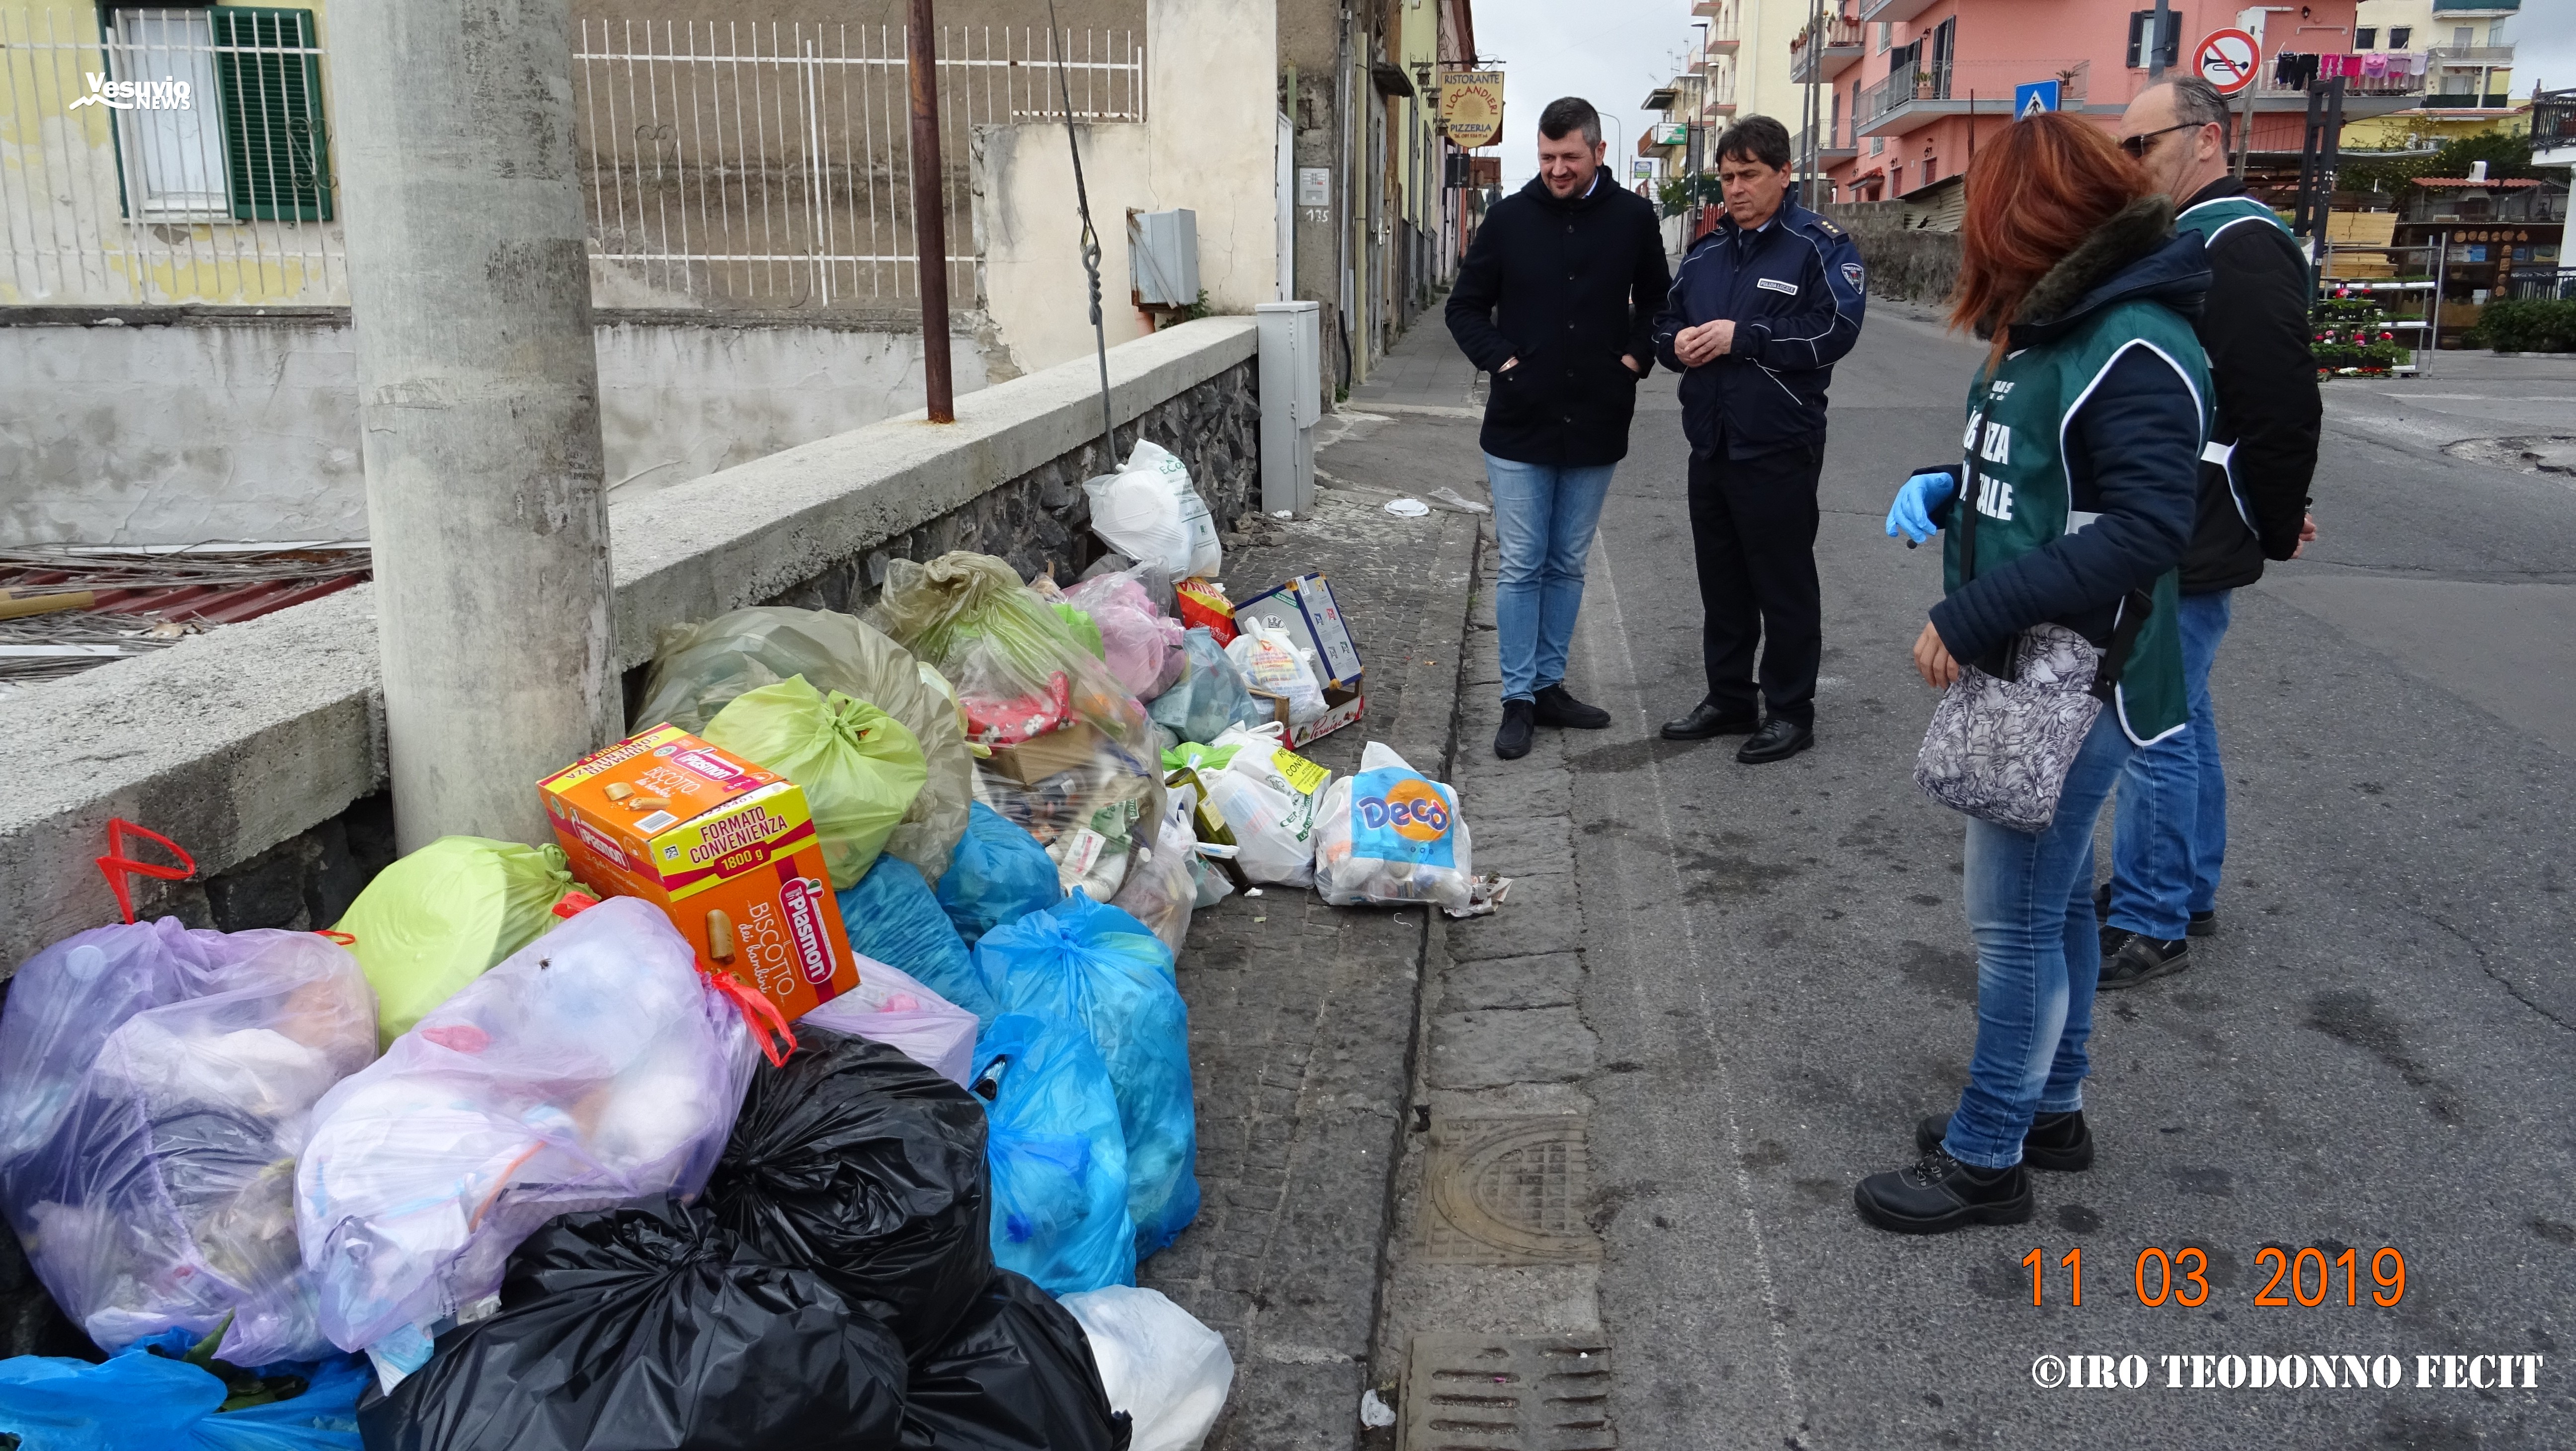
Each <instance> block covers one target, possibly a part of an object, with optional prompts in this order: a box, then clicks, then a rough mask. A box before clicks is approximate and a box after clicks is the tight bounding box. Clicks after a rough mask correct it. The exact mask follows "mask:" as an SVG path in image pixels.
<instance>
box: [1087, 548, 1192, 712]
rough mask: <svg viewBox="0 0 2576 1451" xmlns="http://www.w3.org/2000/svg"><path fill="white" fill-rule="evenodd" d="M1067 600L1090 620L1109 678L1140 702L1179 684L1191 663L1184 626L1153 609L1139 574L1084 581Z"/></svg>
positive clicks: (1109, 575) (1115, 575) (1109, 576)
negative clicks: (1183, 643)
mask: <svg viewBox="0 0 2576 1451" xmlns="http://www.w3.org/2000/svg"><path fill="white" fill-rule="evenodd" d="M1065 600H1066V601H1067V602H1068V603H1070V604H1072V605H1073V606H1075V607H1076V608H1078V609H1080V610H1081V611H1082V612H1083V613H1085V614H1087V615H1089V616H1090V617H1091V622H1092V624H1093V625H1095V626H1097V627H1098V628H1099V630H1100V643H1101V649H1102V650H1103V652H1104V653H1105V654H1106V655H1107V657H1108V664H1109V673H1110V674H1112V675H1115V676H1117V677H1118V681H1119V683H1120V684H1122V685H1124V686H1126V687H1127V689H1128V691H1129V693H1130V694H1133V695H1134V696H1135V697H1136V698H1137V699H1138V700H1152V699H1153V698H1155V697H1156V696H1158V695H1161V694H1162V693H1163V692H1164V691H1166V690H1169V689H1170V688H1171V687H1172V683H1173V682H1174V681H1176V680H1178V679H1180V674H1181V670H1182V669H1183V668H1184V667H1185V665H1186V664H1187V663H1188V662H1187V659H1186V657H1184V656H1183V655H1182V653H1181V636H1182V633H1183V631H1182V629H1181V622H1180V621H1178V620H1175V619H1173V618H1171V617H1170V616H1168V615H1166V614H1164V613H1163V612H1162V611H1160V610H1157V609H1155V608H1154V601H1153V598H1152V596H1150V595H1148V594H1147V593H1146V592H1145V586H1144V583H1143V582H1142V581H1141V580H1140V579H1138V578H1137V576H1136V575H1135V574H1132V573H1131V574H1107V575H1101V576H1099V577H1098V578H1096V579H1086V580H1083V581H1082V582H1081V583H1079V584H1076V585H1075V586H1074V587H1073V588H1072V589H1070V590H1067V591H1066V592H1065Z"/></svg>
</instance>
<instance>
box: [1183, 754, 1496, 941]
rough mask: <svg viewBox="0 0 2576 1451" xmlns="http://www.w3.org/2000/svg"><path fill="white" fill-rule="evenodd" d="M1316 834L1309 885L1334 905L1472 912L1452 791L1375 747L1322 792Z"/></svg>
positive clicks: (1464, 843) (1472, 887)
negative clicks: (1423, 906) (1355, 767)
mask: <svg viewBox="0 0 2576 1451" xmlns="http://www.w3.org/2000/svg"><path fill="white" fill-rule="evenodd" d="M1220 774H1227V773H1220ZM1315 835H1316V840H1315V886H1316V887H1317V889H1318V890H1320V891H1322V892H1323V894H1324V900H1325V901H1327V902H1330V903H1332V904H1333V905H1334V906H1337V907H1356V906H1361V905H1364V904H1368V903H1378V904H1381V905H1386V906H1404V905H1407V904H1410V903H1414V902H1429V903H1431V904H1432V905H1434V906H1437V907H1439V908H1440V909H1441V910H1443V911H1445V912H1448V913H1449V914H1450V915H1452V916H1463V915H1466V914H1468V913H1470V912H1473V911H1475V910H1477V901H1476V898H1477V891H1476V884H1475V868H1474V865H1473V862H1472V860H1471V858H1470V853H1469V842H1468V837H1467V818H1466V817H1465V816H1464V815H1463V814H1461V813H1460V812H1459V810H1458V793H1457V792H1455V791H1453V790H1451V789H1450V788H1449V787H1448V786H1446V785H1444V784H1442V783H1441V782H1438V781H1434V780H1432V779H1430V778H1429V777H1427V776H1424V775H1423V774H1422V773H1421V772H1419V771H1416V770H1414V769H1413V768H1412V767H1411V766H1408V765H1406V764H1405V761H1404V758H1403V757H1402V756H1399V755H1397V754H1396V753H1395V752H1394V751H1393V750H1392V749H1391V748H1389V747H1387V746H1385V745H1383V744H1380V743H1379V742H1377V741H1371V742H1369V743H1368V748H1367V749H1366V750H1364V751H1362V752H1361V753H1360V769H1359V774H1357V775H1354V776H1345V777H1343V778H1342V779H1341V780H1339V781H1335V782H1334V783H1333V784H1332V785H1330V786H1328V787H1326V788H1325V790H1324V803H1323V806H1322V808H1321V809H1320V810H1318V811H1317V812H1316V833H1315Z"/></svg>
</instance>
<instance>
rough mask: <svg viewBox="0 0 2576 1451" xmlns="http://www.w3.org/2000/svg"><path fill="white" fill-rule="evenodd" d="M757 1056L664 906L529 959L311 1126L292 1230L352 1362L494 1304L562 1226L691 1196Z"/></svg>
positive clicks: (393, 1056) (597, 911)
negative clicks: (531, 1241)
mask: <svg viewBox="0 0 2576 1451" xmlns="http://www.w3.org/2000/svg"><path fill="white" fill-rule="evenodd" d="M752 1055H753V1049H752V1043H751V1036H750V1034H749V1033H748V1032H746V1031H745V1029H744V1027H743V1021H742V1017H741V1013H740V1010H739V1009H738V1008H737V1007H736V1005H735V1001H734V999H733V998H731V997H729V996H727V995H726V994H725V993H724V992H723V991H721V990H720V989H718V988H717V987H716V986H714V985H713V984H711V983H710V982H708V981H707V980H706V979H705V978H703V977H701V976H700V975H699V973H698V969H697V961H696V955H695V954H694V953H693V952H692V951H691V949H690V947H689V943H688V939H686V938H684V937H682V936H681V935H680V934H679V932H678V931H677V930H676V929H675V928H673V927H672V926H671V924H670V922H669V920H668V919H666V918H664V917H663V915H662V914H661V913H660V912H659V911H657V910H655V909H654V908H653V907H652V906H651V905H649V904H647V903H644V902H641V901H637V900H634V899H632V898H612V899H611V900H609V901H606V902H602V903H600V904H599V905H598V906H596V907H592V908H589V909H588V910H586V911H584V912H583V913H581V915H579V916H577V917H574V918H572V919H571V920H570V921H567V922H566V923H564V924H563V925H562V926H561V927H558V928H556V929H555V930H554V931H552V932H550V933H548V934H546V935H545V936H544V937H542V938H539V939H538V940H537V941H536V942H534V943H532V944H530V945H529V946H527V947H524V948H521V949H520V950H519V951H518V952H517V953H515V954H513V955H512V956H511V957H510V958H509V959H508V960H507V961H505V962H503V963H502V964H501V965H500V966H498V967H495V968H493V969H492V970H491V971H490V972H487V973H485V974H483V976H481V977H479V978H476V979H475V980H474V981H473V982H471V983H469V984H467V985H466V987H465V988H464V990H463V991H461V992H459V993H457V994H456V996H454V997H452V998H450V999H448V1000H447V1001H446V1002H445V1003H443V1004H441V1005H440V1006H439V1008H438V1009H437V1010H436V1011H435V1012H432V1013H431V1014H429V1016H427V1017H425V1018H423V1019H422V1020H421V1021H420V1024H419V1026H417V1027H415V1028H413V1029H412V1030H411V1031H410V1032H408V1033H405V1034H404V1035H402V1036H401V1037H400V1038H397V1039H395V1040H394V1045H393V1047H391V1048H390V1049H388V1050H386V1053H385V1056H384V1057H382V1058H380V1059H378V1060H376V1062H375V1063H373V1064H371V1065H370V1066H368V1067H367V1068H366V1069H365V1070H364V1071H362V1072H360V1073H358V1074H356V1075H354V1076H352V1077H351V1078H349V1079H347V1080H346V1081H344V1082H342V1083H341V1084H340V1085H339V1086H338V1087H336V1088H334V1089H332V1090H331V1092H330V1093H329V1094H327V1095H325V1096H324V1098H323V1100H322V1102H321V1103H320V1104H319V1105H318V1106H317V1107H316V1108H315V1110H314V1128H313V1133H312V1137H311V1138H310V1139H309V1140H308V1141H307V1143H306V1144H305V1147H304V1153H303V1157H302V1158H301V1159H300V1160H299V1161H298V1163H297V1165H296V1174H295V1207H296V1229H297V1232H298V1236H299V1238H300V1239H301V1241H302V1245H303V1254H304V1263H305V1266H306V1268H307V1269H308V1270H310V1271H311V1273H312V1275H313V1278H314V1283H315V1288H316V1290H317V1291H318V1292H319V1295H320V1298H321V1319H322V1329H323V1331H324V1333H326V1334H327V1335H329V1336H330V1338H331V1340H332V1341H333V1342H334V1343H335V1344H337V1345H339V1346H341V1347H342V1348H344V1349H349V1350H357V1349H362V1348H364V1347H366V1346H369V1345H372V1344H374V1343H376V1342H377V1341H379V1340H382V1339H384V1338H386V1337H387V1336H389V1335H392V1334H393V1333H394V1332H396V1331H398V1330H404V1329H406V1328H410V1327H420V1326H427V1325H430V1324H432V1323H434V1322H436V1321H439V1320H441V1319H444V1318H447V1317H449V1316H452V1315H454V1314H455V1313H456V1312H457V1311H458V1309H460V1308H461V1307H464V1306H466V1305H470V1304H471V1303H473V1302H474V1301H476V1300H479V1299H481V1298H482V1297H484V1296H486V1295H489V1294H491V1293H492V1292H493V1291H494V1290H496V1289H498V1288H500V1284H501V1275H502V1267H503V1265H504V1263H505V1262H506V1261H507V1259H508V1258H509V1254H510V1251H511V1250H512V1249H513V1248H515V1247H516V1246H517V1245H518V1244H519V1242H520V1241H521V1240H523V1239H525V1238H527V1237H528V1235H529V1234H530V1233H531V1232H533V1231H534V1230H535V1229H536V1228H537V1226H539V1225H541V1224H543V1223H545V1222H546V1221H547V1220H549V1219H552V1218H554V1217H555V1216H556V1215H559V1214H572V1213H576V1212H580V1211H584V1210H594V1209H605V1208H607V1207H609V1206H611V1205H616V1204H624V1203H629V1202H632V1201H636V1200H641V1199H646V1198H650V1197H652V1196H654V1195H657V1194H664V1193H672V1194H680V1195H688V1194H694V1193H695V1192H697V1190H698V1189H699V1188H700V1187H701V1186H703V1185H704V1184H705V1183H706V1178H707V1171H708V1170H709V1169H710V1168H711V1167H712V1166H713V1165H714V1163H715V1159H716V1155H717V1154H718V1153H719V1152H721V1151H722V1150H723V1148H724V1144H725V1136H726V1134H727V1133H728V1132H729V1131H730V1130H731V1129H732V1127H733V1121H734V1114H735V1111H736V1110H737V1109H738V1108H739V1107H740V1105H741V1103H742V1095H743V1085H744V1084H745V1083H746V1082H747V1081H748V1079H749V1076H750V1071H751V1061H752Z"/></svg>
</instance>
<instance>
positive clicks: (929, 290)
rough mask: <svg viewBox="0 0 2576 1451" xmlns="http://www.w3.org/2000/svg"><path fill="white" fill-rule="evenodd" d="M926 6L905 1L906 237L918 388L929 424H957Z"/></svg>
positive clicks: (921, 0)
mask: <svg viewBox="0 0 2576 1451" xmlns="http://www.w3.org/2000/svg"><path fill="white" fill-rule="evenodd" d="M930 6H931V0H910V19H909V22H908V23H907V24H906V25H905V26H904V35H903V43H904V78H905V80H906V82H907V83H908V88H909V89H910V90H911V92H912V237H913V242H914V244H915V247H916V249H917V256H918V258H919V261H918V262H917V263H916V266H917V267H918V268H919V269H920V273H921V388H922V395H923V401H924V402H925V403H926V404H927V405H928V407H929V410H930V421H931V422H933V423H955V422H956V421H957V396H956V391H955V388H954V386H953V384H952V382H951V379H950V377H949V372H948V201H947V188H946V187H945V186H944V185H942V184H941V183H942V180H943V177H942V172H941V167H940V161H939V57H938V53H937V50H936V40H935V37H936V36H937V34H938V32H937V31H936V30H934V29H933V28H932V27H933V24H934V22H933V20H932V18H931V13H930Z"/></svg>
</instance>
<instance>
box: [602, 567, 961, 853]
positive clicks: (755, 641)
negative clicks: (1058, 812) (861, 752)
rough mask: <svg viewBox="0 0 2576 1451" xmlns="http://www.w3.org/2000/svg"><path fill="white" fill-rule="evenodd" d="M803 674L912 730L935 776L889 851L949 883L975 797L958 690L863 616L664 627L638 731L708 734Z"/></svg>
mask: <svg viewBox="0 0 2576 1451" xmlns="http://www.w3.org/2000/svg"><path fill="white" fill-rule="evenodd" d="M794 675H802V676H804V677H805V679H806V682H807V683H808V684H810V685H812V686H813V687H814V688H815V689H816V690H818V691H822V692H824V693H825V694H826V695H829V694H830V693H831V692H832V691H835V690H837V691H839V692H841V693H842V694H843V695H846V696H849V697H850V698H851V699H853V700H864V701H866V702H867V703H868V704H870V705H873V706H875V707H876V708H877V709H879V710H882V711H884V712H885V713H886V714H888V715H890V716H893V717H894V718H895V719H896V720H899V721H901V722H903V725H904V729H906V730H908V731H911V732H912V737H913V742H914V744H916V745H918V746H919V747H921V751H922V756H923V761H924V770H925V773H926V778H925V781H924V783H923V785H922V789H921V794H920V795H919V796H918V797H916V798H915V799H914V801H913V804H912V808H911V810H909V811H907V812H906V813H905V814H904V819H903V822H902V824H901V825H899V826H897V827H896V828H895V829H894V832H893V834H892V835H890V836H888V837H887V838H886V843H885V849H886V850H887V851H890V852H892V853H894V854H895V855H896V856H899V857H901V858H903V859H904V860H905V861H908V862H910V863H912V864H913V865H914V866H916V867H919V868H920V869H921V874H922V875H923V876H925V877H927V878H929V879H930V880H932V881H934V882H935V881H937V880H939V874H940V873H941V872H942V871H944V870H946V868H947V865H948V856H949V853H951V852H953V851H955V850H956V849H957V839H958V838H959V837H961V836H963V835H965V834H966V806H967V803H968V802H969V801H971V800H973V799H974V785H973V777H974V769H975V768H974V760H973V757H971V756H970V755H968V753H967V750H966V735H965V729H964V726H963V724H962V723H961V722H960V720H959V718H958V714H957V699H956V694H955V692H954V691H953V690H952V689H951V688H950V686H949V685H948V682H947V681H946V680H944V679H942V678H941V677H940V675H939V673H938V672H937V671H935V670H931V669H929V668H928V667H926V666H924V665H923V664H921V663H920V662H919V661H917V660H915V659H914V658H913V656H912V653H911V652H910V651H908V650H906V649H904V648H903V647H902V646H901V645H898V644H896V643H895V642H894V641H892V640H890V639H887V638H886V637H885V635H884V634H882V633H880V632H879V631H877V630H876V629H874V628H872V627H870V626H869V625H868V624H867V623H865V622H864V621H862V620H860V619H859V618H858V617H857V616H855V615H845V614H840V613H838V612H836V611H832V610H800V609H792V608H789V607H787V606H784V605H762V606H760V607H758V608H755V609H748V610H735V611H733V612H731V613H730V614H723V615H718V616H717V617H715V618H714V619H712V620H709V621H707V622H706V623H704V624H700V625H686V626H681V627H678V628H675V629H670V630H665V631H663V633H662V639H661V646H660V648H659V649H658V650H656V651H655V652H654V656H653V670H652V674H651V676H650V677H649V678H648V679H647V681H646V683H645V687H644V704H643V707H642V708H641V709H639V710H637V711H636V712H635V720H634V728H635V729H636V730H638V731H641V730H644V729H646V728H647V727H651V726H657V725H660V724H662V723H664V722H666V721H667V722H669V723H670V724H672V725H675V726H678V727H679V728H680V729H682V730H684V731H688V732H691V733H692V734H695V735H701V736H703V735H704V734H706V727H707V723H708V722H709V721H712V720H714V719H715V718H716V713H717V712H719V711H721V710H723V709H724V708H725V707H726V706H728V705H730V704H732V703H733V701H734V698H735V697H736V696H739V695H742V694H743V693H745V692H747V691H752V690H758V689H759V688H761V687H762V686H764V685H776V684H777V683H778V682H780V681H782V680H785V679H787V678H788V677H790V676H794ZM764 764H766V763H764Z"/></svg>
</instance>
